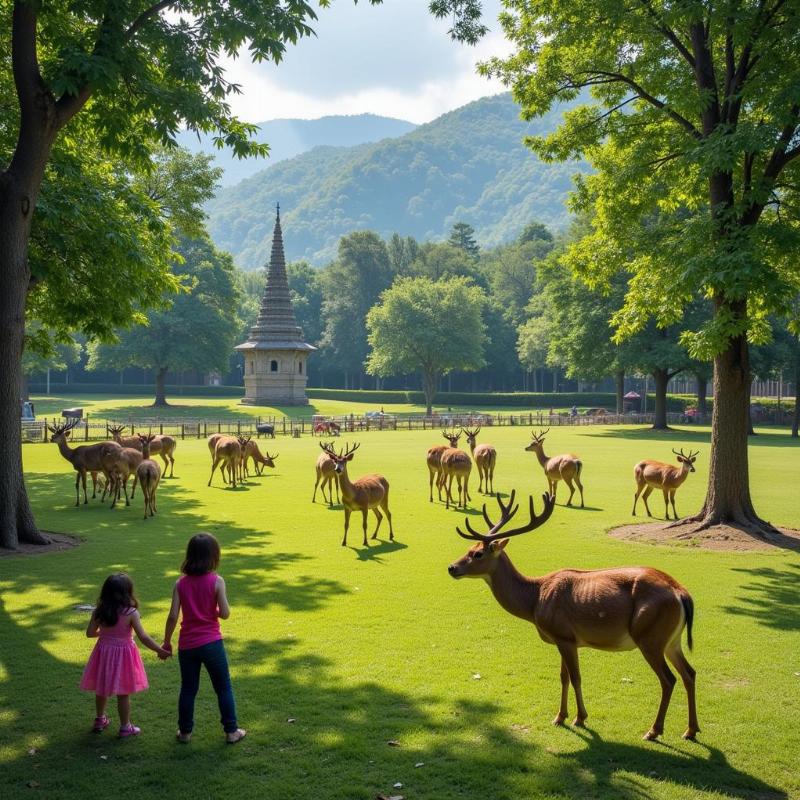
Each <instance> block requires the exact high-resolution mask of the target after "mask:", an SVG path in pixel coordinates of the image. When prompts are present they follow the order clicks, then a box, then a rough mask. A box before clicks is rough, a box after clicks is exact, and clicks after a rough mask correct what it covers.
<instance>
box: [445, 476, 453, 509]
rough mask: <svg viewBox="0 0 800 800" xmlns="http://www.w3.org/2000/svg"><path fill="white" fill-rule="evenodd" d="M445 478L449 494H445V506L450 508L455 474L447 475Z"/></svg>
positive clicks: (446, 490)
mask: <svg viewBox="0 0 800 800" xmlns="http://www.w3.org/2000/svg"><path fill="white" fill-rule="evenodd" d="M445 480H446V481H447V485H446V486H445V487H444V488H445V492H447V495H446V496H445V501H444V507H445V508H450V503H451V502H452V500H453V495H452V489H453V476H452V475H446V476H445Z"/></svg>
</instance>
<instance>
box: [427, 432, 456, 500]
mask: <svg viewBox="0 0 800 800" xmlns="http://www.w3.org/2000/svg"><path fill="white" fill-rule="evenodd" d="M442 436H444V438H445V439H447V441H448V442H449V443H450V447H452V448H453V449H457V448H458V440H459V439H460V438H461V431H459V432H458V433H456V432H455V431H447V430H443V431H442ZM445 450H447V445H444V444H437V445H435V446H434V447H431V448H430V449H429V450H428V454H427V456H426V457H425V460H426V462H427V464H428V499H429V500H430V501H431V503H432V502H433V483H434V480H435V481H436V489H437V491H438V494H439V502H440V503H441V501H442V487H441V484H440V483H439V474H440V473H441V470H442V453H444V451H445Z"/></svg>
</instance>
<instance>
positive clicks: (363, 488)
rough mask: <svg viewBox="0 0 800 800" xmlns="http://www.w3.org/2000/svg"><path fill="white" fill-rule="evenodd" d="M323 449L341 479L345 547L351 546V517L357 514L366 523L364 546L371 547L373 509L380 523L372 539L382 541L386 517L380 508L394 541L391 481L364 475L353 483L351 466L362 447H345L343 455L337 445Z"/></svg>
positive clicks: (343, 545) (326, 446)
mask: <svg viewBox="0 0 800 800" xmlns="http://www.w3.org/2000/svg"><path fill="white" fill-rule="evenodd" d="M319 446H320V447H321V448H322V449H323V450H324V451H325V452H326V453H327V454H328V455H329V456H330V457H331V458H332V459H333V462H334V470H335V471H336V474H337V475H338V476H339V485H340V486H341V489H342V503H343V505H344V538H343V539H342V547H345V546H346V545H347V529H348V528H349V527H350V514H352V513H353V511H360V512H361V517H362V520H363V523H364V546H365V547H366V546H367V512H368V511H369V510H370V509H372V511H373V513H374V514H375V517H376V518H377V520H378V524H377V525H376V526H375V532H374V533H373V534H372V538H373V539H377V538H378V529H379V528H380V527H381V522H382V521H383V515H382V514H381V512H380V511H378V506H380V507H381V508H382V509H383V513H384V514H386V519H388V520H389V540H390V541H393V540H394V529H393V528H392V512H391V511H389V481H387V480H386V478H384V477H383V475H362V476H361V477H360V478H359V479H358V480H357V481H355V482H354V483H353V482H351V481H350V478H349V476H348V475H347V462H348V461H352V460H353V455H354V454H355V452H356V450H358V448H359V447H360V446H361V445H358V444H354V445H353V446H352V447H349V446H347V445H345V450H344V451H342V452H341V453H337V452H336V451H335V450H334V449H333V445H329V444H325V443H323V442H320V444H319ZM329 491H330V490H329Z"/></svg>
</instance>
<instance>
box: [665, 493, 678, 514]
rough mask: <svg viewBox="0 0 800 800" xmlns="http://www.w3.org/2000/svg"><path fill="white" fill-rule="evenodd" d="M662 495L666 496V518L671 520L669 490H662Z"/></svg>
mask: <svg viewBox="0 0 800 800" xmlns="http://www.w3.org/2000/svg"><path fill="white" fill-rule="evenodd" d="M661 493H662V494H663V495H664V518H665V519H669V489H662V490H661ZM677 518H678V517H677V516H676V517H675V519H677Z"/></svg>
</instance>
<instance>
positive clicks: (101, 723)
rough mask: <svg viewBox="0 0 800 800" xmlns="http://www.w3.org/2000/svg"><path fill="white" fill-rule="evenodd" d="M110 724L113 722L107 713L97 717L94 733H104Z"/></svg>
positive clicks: (93, 727)
mask: <svg viewBox="0 0 800 800" xmlns="http://www.w3.org/2000/svg"><path fill="white" fill-rule="evenodd" d="M110 724H111V723H110V722H109V719H108V717H107V716H106V715H105V714H103V715H102V716H99V717H95V718H94V725H93V726H92V733H102V732H103V731H104V730H105V729H106V728H107V727H108V726H109V725H110Z"/></svg>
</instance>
